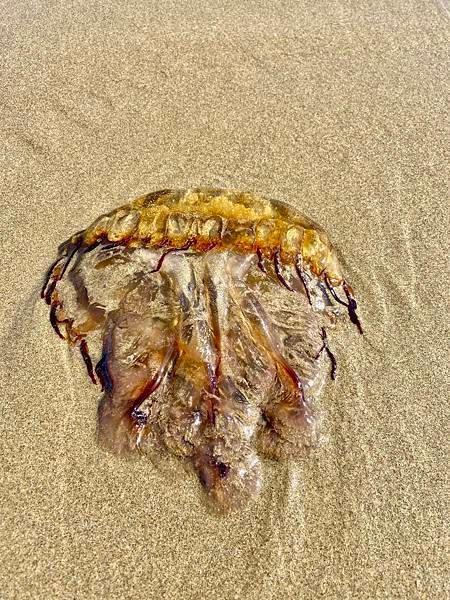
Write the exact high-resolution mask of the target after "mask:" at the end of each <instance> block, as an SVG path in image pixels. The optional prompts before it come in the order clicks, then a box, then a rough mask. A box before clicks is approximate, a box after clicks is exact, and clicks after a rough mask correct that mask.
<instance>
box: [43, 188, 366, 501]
mask: <svg viewBox="0 0 450 600" xmlns="http://www.w3.org/2000/svg"><path fill="white" fill-rule="evenodd" d="M42 297H43V298H44V299H45V300H46V302H47V304H49V306H50V321H51V324H52V326H53V328H54V330H55V331H56V333H57V334H58V335H59V336H60V337H61V338H63V339H65V340H67V342H68V343H69V344H70V345H72V346H77V347H78V348H79V349H80V352H81V355H82V357H83V360H84V362H85V365H86V368H87V371H88V374H89V377H90V378H91V380H92V381H93V382H94V383H96V382H97V381H98V382H99V383H100V384H101V387H102V391H103V397H102V399H101V401H100V404H99V409H98V436H99V441H100V443H101V444H102V445H103V446H104V447H106V448H108V449H110V450H112V451H114V452H116V453H118V454H125V453H129V452H133V451H136V450H141V451H145V450H149V451H151V450H154V449H155V448H156V449H158V451H162V450H166V451H169V452H171V453H173V454H174V455H176V456H178V457H180V458H182V459H184V460H185V462H186V463H187V464H189V465H191V466H192V467H193V469H194V470H195V472H196V473H197V475H198V477H199V479H200V481H201V483H202V485H203V487H204V488H205V490H206V492H207V494H208V498H209V499H210V500H211V501H212V503H213V505H214V506H216V507H218V508H219V509H223V510H226V509H228V508H233V507H236V506H241V505H243V504H244V503H245V502H246V501H247V500H248V499H249V498H250V497H251V496H253V495H255V494H256V493H257V492H258V490H259V488H260V483H261V465H260V457H261V456H268V457H271V458H282V457H284V456H286V455H289V456H292V455H295V454H297V453H299V452H301V451H302V450H303V449H304V448H307V447H309V446H311V445H312V444H314V442H315V440H316V437H317V431H316V419H315V414H314V398H315V397H316V396H317V394H318V393H319V391H320V388H321V387H322V385H323V383H324V380H325V376H326V373H327V372H329V373H330V374H331V377H332V378H334V377H335V372H336V361H335V358H334V356H333V354H332V352H331V350H330V349H329V347H328V343H327V335H326V328H327V327H328V326H330V325H332V324H333V323H334V322H335V321H336V318H337V317H338V316H339V315H340V314H342V311H343V309H342V306H344V307H345V308H346V310H347V312H348V314H349V317H350V319H351V321H352V322H353V323H354V324H355V325H356V326H357V328H358V329H359V331H360V332H361V333H362V328H361V324H360V321H359V320H358V317H357V314H356V308H357V307H356V302H355V300H354V298H353V295H352V290H351V288H350V286H349V284H348V283H347V282H346V280H345V279H344V278H343V275H342V272H341V268H340V266H339V263H338V260H337V257H336V254H335V251H334V250H333V247H332V246H331V244H330V242H329V240H328V237H327V235H326V234H325V232H324V231H323V230H322V229H321V228H320V227H318V226H317V225H316V224H315V223H313V222H312V221H310V220H309V219H308V218H306V217H305V216H303V215H301V214H299V213H298V212H296V211H294V210H293V209H292V208H290V207H289V206H287V205H285V204H283V203H282V202H278V201H274V200H267V199H265V198H261V197H258V196H256V195H254V194H250V193H241V192H235V191H228V190H216V189H204V188H199V189H189V190H163V191H160V192H154V193H151V194H148V195H145V196H142V197H140V198H137V199H136V200H134V201H132V202H131V203H130V204H127V205H125V206H122V207H120V208H118V209H116V210H113V211H112V212H111V213H109V214H107V215H103V216H101V217H100V218H99V219H97V220H96V221H95V222H94V223H93V224H92V225H91V226H90V227H88V228H87V229H85V230H84V231H81V232H79V233H76V234H75V235H73V236H72V237H71V238H70V239H69V240H67V241H66V242H65V243H64V244H62V245H61V246H60V248H59V256H58V258H57V260H56V261H55V263H53V264H52V266H51V267H50V269H49V272H48V275H47V277H46V281H45V284H44V287H43V290H42ZM96 339H98V340H99V343H98V346H99V348H98V352H97V358H96V361H95V363H94V362H93V360H92V358H91V356H94V352H95V342H96ZM88 343H89V347H88ZM94 364H95V367H94Z"/></svg>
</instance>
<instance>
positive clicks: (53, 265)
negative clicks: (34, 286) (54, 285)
mask: <svg viewBox="0 0 450 600" xmlns="http://www.w3.org/2000/svg"><path fill="white" fill-rule="evenodd" d="M63 258H66V255H64V256H58V258H57V259H56V260H54V261H53V262H52V264H51V265H50V267H49V269H48V271H47V273H46V274H45V277H44V284H43V286H42V289H41V298H45V297H46V293H45V291H46V289H47V286H48V284H49V282H50V278H51V276H52V274H53V271H54V270H55V268H56V265H57V264H58V263H60V262H61V261H62V260H63Z"/></svg>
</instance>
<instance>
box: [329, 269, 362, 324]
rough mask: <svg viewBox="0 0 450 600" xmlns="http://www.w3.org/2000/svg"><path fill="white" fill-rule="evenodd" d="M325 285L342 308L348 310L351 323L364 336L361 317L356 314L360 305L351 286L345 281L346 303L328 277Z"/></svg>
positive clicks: (343, 285) (343, 284) (343, 283)
mask: <svg viewBox="0 0 450 600" xmlns="http://www.w3.org/2000/svg"><path fill="white" fill-rule="evenodd" d="M325 283H326V286H327V288H328V289H329V290H330V294H331V295H332V296H333V298H334V299H335V300H336V302H338V303H339V304H341V305H342V306H345V307H346V308H347V311H348V316H349V318H350V321H351V322H352V323H353V325H356V327H357V329H358V331H359V333H361V334H363V333H364V331H363V328H362V325H361V321H360V320H359V317H358V315H357V314H356V309H357V308H358V304H357V302H356V300H355V298H354V297H353V293H352V290H351V288H350V286H349V285H348V283H347V282H346V281H345V280H344V281H343V282H342V287H343V288H344V293H345V295H346V297H347V302H344V300H341V298H339V296H338V295H337V293H336V290H335V289H334V287H333V284H332V283H331V281H330V280H329V278H328V277H327V276H326V277H325Z"/></svg>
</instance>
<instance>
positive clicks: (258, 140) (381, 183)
mask: <svg viewBox="0 0 450 600" xmlns="http://www.w3.org/2000/svg"><path fill="white" fill-rule="evenodd" d="M0 22H1V25H0V46H1V82H0V86H1V93H0V110H1V124H0V126H1V137H0V140H1V211H0V221H1V229H2V233H1V239H2V251H1V254H0V260H1V283H2V295H1V310H2V316H1V321H0V328H1V330H0V333H1V336H0V339H1V348H0V350H1V362H2V367H3V368H2V374H3V379H2V392H1V396H2V398H1V421H0V427H1V435H0V440H1V463H2V495H1V503H0V512H1V538H0V556H1V559H0V573H1V575H0V590H1V591H0V596H1V597H2V598H8V599H10V598H17V599H22V598H46V599H49V598H67V599H74V598H77V599H78V598H130V599H131V598H132V599H134V600H138V599H140V598H150V599H153V598H155V599H156V598H157V599H159V598H161V599H170V600H180V599H202V598H208V599H219V598H220V599H241V598H242V599H260V598H261V599H272V598H273V599H275V598H276V599H281V598H283V599H284V598H287V599H294V598H295V599H315V598H326V599H331V600H333V599H338V598H339V599H343V598H345V599H347V598H349V599H350V598H351V599H353V598H357V599H363V598H364V599H366V598H367V599H378V598H386V599H392V598H408V599H409V598H424V599H435V598H436V599H438V598H439V599H441V598H444V597H445V595H446V593H447V592H448V589H447V590H446V588H445V579H446V575H447V574H448V572H447V573H446V566H445V565H446V563H445V561H444V525H443V522H444V495H445V494H444V488H445V472H446V458H447V454H446V450H445V439H446V435H445V433H446V429H448V428H447V427H446V421H445V418H446V413H445V405H444V401H445V385H446V384H447V383H448V379H447V378H446V377H444V375H445V373H446V360H447V343H446V341H447V338H446V335H447V334H448V327H446V325H445V323H446V322H447V321H446V317H445V314H446V313H445V311H444V309H445V306H446V293H447V290H446V287H447V286H446V283H447V278H448V271H447V269H446V261H445V259H444V257H445V254H446V252H447V251H448V244H447V237H448V225H449V223H448V212H447V198H448V196H447V186H446V185H445V174H444V163H445V160H444V159H445V145H446V143H447V140H446V136H445V127H444V122H445V119H444V117H445V75H446V71H447V69H448V59H447V57H446V56H445V53H444V42H445V37H446V28H447V25H446V15H445V9H444V5H443V4H441V3H440V2H438V1H436V2H431V1H429V2H426V1H419V0H414V1H409V0H399V1H397V2H394V1H392V0H386V1H384V2H380V1H378V0H377V1H375V0H374V1H368V0H365V1H364V2H360V1H358V2H344V1H342V2H320V1H315V0H311V1H309V2H308V1H307V0H302V1H300V2H298V1H292V2H288V1H286V2H264V0H260V1H246V2H238V1H234V2H223V3H222V2H221V3H219V2H217V3H216V2H210V3H206V4H205V3H203V2H200V1H187V2H179V3H176V2H145V1H143V0H142V1H138V0H135V1H132V2H120V3H116V2H106V1H105V2H94V1H92V0H91V1H86V0H78V1H75V2H50V1H49V2H39V1H35V2H23V3H17V2H16V1H12V0H11V1H7V2H5V1H3V2H2V3H1V14H0ZM447 31H448V30H447ZM195 184H203V185H213V186H223V187H234V188H238V189H244V190H245V189H248V190H253V191H255V192H259V193H262V194H264V195H266V196H269V197H275V198H280V199H285V200H286V201H288V202H291V203H292V204H294V205H295V206H297V207H298V208H299V209H301V210H302V211H304V212H306V213H307V214H308V215H310V216H311V217H312V218H314V219H315V220H317V221H318V222H319V223H321V224H322V225H323V226H324V227H325V228H326V229H328V230H329V231H330V233H331V236H332V239H333V240H334V242H335V244H336V245H337V247H338V248H339V250H340V251H341V252H342V254H343V255H344V256H345V258H346V269H347V274H348V277H349V279H350V281H351V282H352V283H353V285H354V288H355V290H356V293H357V297H358V298H359V300H360V305H361V316H362V319H363V322H364V325H365V329H366V334H365V336H364V337H361V336H359V335H358V333H357V331H356V329H355V328H354V327H351V326H350V325H349V324H347V323H345V324H343V326H342V327H341V328H340V331H335V332H334V333H333V334H332V336H331V342H332V346H333V348H334V350H335V352H336V354H337V356H338V360H339V375H338V380H337V381H336V382H335V383H334V384H333V383H332V382H330V383H329V384H328V385H327V388H326V391H325V394H324V396H323V398H322V399H321V402H320V406H321V408H322V409H323V410H324V411H325V413H326V420H325V424H324V425H325V429H324V433H325V441H324V443H323V445H322V446H321V447H320V448H318V449H317V450H316V451H315V452H314V453H313V454H312V456H311V457H309V458H305V459H304V460H302V461H301V462H300V464H294V463H292V464H276V463H270V462H267V463H265V485H264V488H263V491H262V494H261V496H260V497H259V499H258V500H257V502H255V503H254V504H252V505H250V506H249V507H248V509H246V510H245V511H244V512H242V513H237V514H234V515H232V516H229V517H226V518H217V517H215V516H213V515H211V514H209V513H207V512H206V511H205V508H204V505H203V504H202V501H201V494H200V486H199V484H198V483H197V481H196V479H195V477H194V476H191V475H187V474H185V473H184V472H183V471H182V469H181V467H180V469H179V471H178V472H175V473H173V472H169V473H165V472H160V471H158V470H157V469H156V468H155V467H154V466H153V465H152V464H151V463H150V462H149V461H147V460H145V459H142V460H138V461H136V462H131V463H130V462H126V461H123V460H120V459H118V458H115V457H113V456H109V455H107V454H105V453H104V452H102V451H101V450H99V449H98V448H97V446H96V441H95V426H96V406H97V401H98V399H99V390H98V388H95V387H94V386H93V385H91V384H90V382H89V380H88V378H87V376H86V374H85V371H84V368H83V365H82V364H81V360H80V358H79V356H78V355H77V354H74V355H72V354H71V353H70V352H69V351H68V350H67V349H66V347H65V344H64V343H63V342H61V340H59V339H58V338H57V337H56V335H54V333H53V331H52V330H51V328H50V325H49V323H48V318H47V316H48V315H47V309H46V307H45V305H44V304H43V303H41V302H36V297H37V292H38V288H39V286H40V283H41V278H42V275H43V273H44V271H45V270H46V268H47V266H48V265H49V263H50V261H52V260H53V258H54V255H55V251H56V247H57V245H58V244H59V243H60V242H61V241H63V240H65V239H66V238H67V237H68V236H69V235H70V234H71V233H73V232H74V231H77V230H79V229H82V228H83V227H85V226H87V225H88V224H89V223H90V222H91V221H92V220H93V219H94V218H95V217H97V215H99V214H100V213H102V212H104V211H107V210H110V209H111V208H113V207H115V206H117V205H119V204H120V203H122V202H123V201H124V200H126V199H128V198H132V197H134V196H136V195H138V194H142V193H144V192H147V191H151V190H156V189H160V188H164V187H186V186H190V185H195ZM447 323H448V322H447ZM447 389H448V388H447Z"/></svg>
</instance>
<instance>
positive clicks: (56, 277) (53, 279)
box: [41, 237, 83, 305]
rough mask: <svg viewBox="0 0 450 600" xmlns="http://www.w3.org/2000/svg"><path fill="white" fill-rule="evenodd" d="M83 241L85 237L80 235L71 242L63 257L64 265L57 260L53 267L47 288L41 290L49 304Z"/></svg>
mask: <svg viewBox="0 0 450 600" xmlns="http://www.w3.org/2000/svg"><path fill="white" fill-rule="evenodd" d="M82 241H83V239H82V238H81V237H80V238H79V239H77V240H76V241H75V242H70V243H69V244H68V247H67V254H66V255H63V259H65V262H64V263H63V265H62V266H60V264H59V263H60V261H56V264H55V267H54V268H53V270H52V272H51V274H50V277H49V278H48V284H47V285H46V286H45V288H43V289H42V292H41V293H42V294H43V297H44V298H45V301H46V302H47V304H49V305H50V304H51V302H52V295H53V292H54V291H55V288H56V285H57V284H58V281H61V279H62V277H63V276H64V273H65V272H66V270H67V268H68V266H69V265H70V263H71V261H72V259H73V257H74V256H75V254H76V253H77V252H78V251H79V249H80V247H81V244H82Z"/></svg>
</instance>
